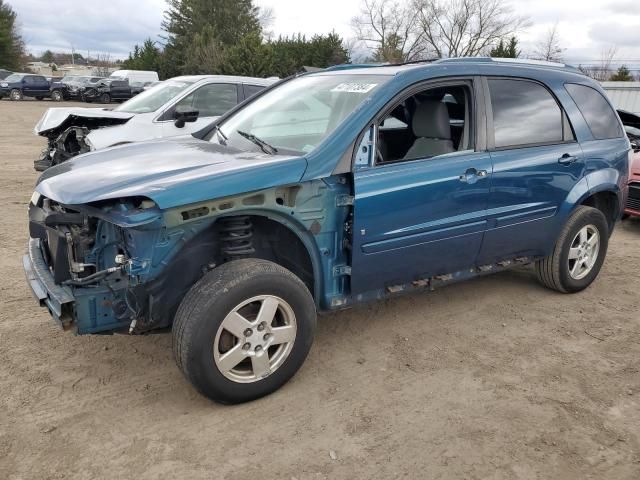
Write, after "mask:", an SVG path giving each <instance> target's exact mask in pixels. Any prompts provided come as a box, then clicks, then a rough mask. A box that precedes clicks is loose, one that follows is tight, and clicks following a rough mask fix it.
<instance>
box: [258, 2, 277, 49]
mask: <svg viewBox="0 0 640 480" xmlns="http://www.w3.org/2000/svg"><path fill="white" fill-rule="evenodd" d="M275 20H276V15H275V13H273V8H271V7H260V8H259V9H258V21H259V22H260V27H262V36H263V37H264V39H265V40H267V41H269V40H271V39H272V38H273V35H274V34H273V30H272V29H271V27H273V23H274V22H275Z"/></svg>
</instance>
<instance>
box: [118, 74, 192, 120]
mask: <svg viewBox="0 0 640 480" xmlns="http://www.w3.org/2000/svg"><path fill="white" fill-rule="evenodd" d="M191 85H193V82H189V81H184V80H167V81H166V82H162V83H159V84H158V85H156V86H154V87H152V88H150V89H149V90H145V91H143V92H142V93H140V94H138V95H136V96H135V97H133V98H132V99H131V100H127V101H126V102H124V103H123V104H122V105H120V106H119V107H117V108H115V109H114V110H115V111H117V112H128V113H148V112H155V111H156V110H158V109H159V108H160V107H162V106H163V105H164V104H165V103H167V102H169V101H170V100H172V99H174V98H175V97H177V96H178V95H180V94H181V93H182V92H184V91H185V90H186V89H187V88H189V87H190V86H191Z"/></svg>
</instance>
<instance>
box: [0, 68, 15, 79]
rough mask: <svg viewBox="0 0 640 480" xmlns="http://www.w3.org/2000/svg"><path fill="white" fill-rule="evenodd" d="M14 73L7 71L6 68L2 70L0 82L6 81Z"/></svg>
mask: <svg viewBox="0 0 640 480" xmlns="http://www.w3.org/2000/svg"><path fill="white" fill-rule="evenodd" d="M12 73H13V72H10V71H9V70H5V69H4V68H0V80H4V79H5V78H7V77H8V76H9V75H11V74H12Z"/></svg>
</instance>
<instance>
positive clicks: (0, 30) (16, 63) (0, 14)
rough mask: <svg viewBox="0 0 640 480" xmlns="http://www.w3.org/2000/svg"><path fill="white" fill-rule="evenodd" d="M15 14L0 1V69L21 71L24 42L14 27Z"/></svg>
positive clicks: (8, 6)
mask: <svg viewBox="0 0 640 480" xmlns="http://www.w3.org/2000/svg"><path fill="white" fill-rule="evenodd" d="M16 17H17V15H16V13H15V12H14V11H13V9H12V8H11V6H10V5H8V4H7V3H5V2H4V0H0V68H6V69H9V70H21V68H22V59H23V56H24V42H23V41H22V37H21V36H20V34H19V33H18V27H17V26H16Z"/></svg>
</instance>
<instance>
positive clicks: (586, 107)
mask: <svg viewBox="0 0 640 480" xmlns="http://www.w3.org/2000/svg"><path fill="white" fill-rule="evenodd" d="M565 88H566V89H567V92H569V95H571V98H573V101H574V102H576V105H577V106H578V109H579V110H580V112H581V113H582V116H583V117H584V119H585V121H586V122H587V125H589V129H590V130H591V133H592V135H593V137H594V138H595V139H597V140H604V139H606V138H618V137H622V129H621V128H620V122H619V121H618V117H617V116H616V114H615V112H614V111H613V108H611V105H609V102H607V100H606V99H605V98H604V97H603V96H602V94H601V93H600V92H598V91H597V90H595V89H594V88H591V87H587V86H585V85H578V84H575V83H567V84H566V85H565Z"/></svg>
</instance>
